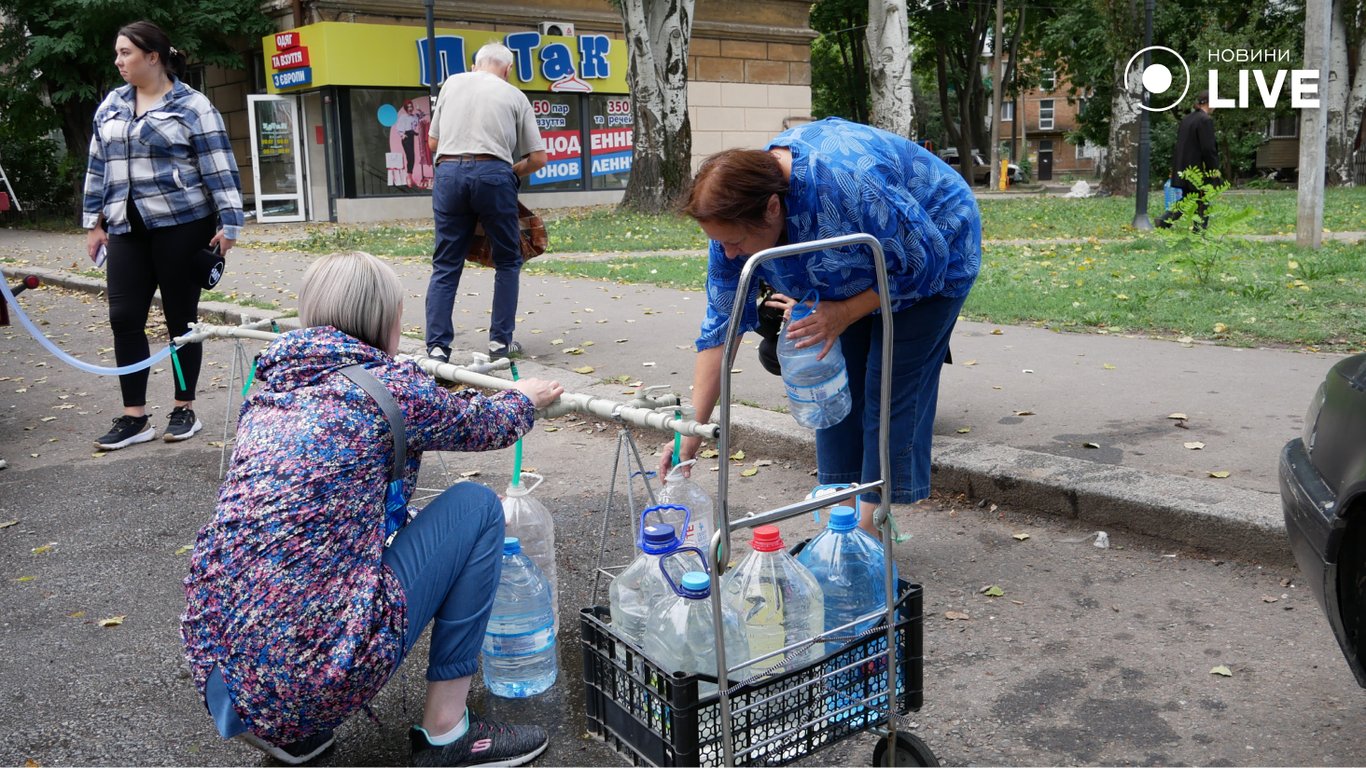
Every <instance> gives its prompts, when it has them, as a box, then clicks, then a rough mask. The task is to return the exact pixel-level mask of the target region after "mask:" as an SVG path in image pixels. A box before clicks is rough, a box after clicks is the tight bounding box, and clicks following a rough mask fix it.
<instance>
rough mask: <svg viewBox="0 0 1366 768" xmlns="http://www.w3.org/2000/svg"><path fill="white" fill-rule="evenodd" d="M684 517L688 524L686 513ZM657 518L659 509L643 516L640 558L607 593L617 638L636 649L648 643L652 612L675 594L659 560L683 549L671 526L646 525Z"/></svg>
mask: <svg viewBox="0 0 1366 768" xmlns="http://www.w3.org/2000/svg"><path fill="white" fill-rule="evenodd" d="M684 513H685V514H684V522H685V524H686V521H687V514H686V513H687V510H684ZM658 515H659V508H658V507H650V508H648V509H646V510H645V511H644V512H641V513H640V538H639V540H638V541H637V542H636V545H637V546H638V547H639V548H640V554H639V555H637V556H636V559H635V560H633V561H631V564H630V565H628V566H627V567H626V570H624V571H622V572H621V574H620V575H619V576H617V577H616V578H615V579H612V585H611V587H609V588H608V591H607V595H608V610H610V611H611V614H612V628H613V630H615V632H616V634H617V636H618V637H620V638H622V639H623V640H626V641H627V642H629V643H631V644H632V645H635V646H636V647H637V648H639V647H640V644H641V642H642V641H643V640H644V639H645V619H646V617H647V616H648V615H649V613H650V608H652V607H654V606H655V605H656V604H657V603H659V602H660V601H661V600H662V599H663V598H664V597H665V596H666V595H668V594H669V593H670V592H672V589H671V588H670V587H669V583H668V582H667V581H665V580H664V574H663V572H662V571H661V570H660V568H659V562H660V557H661V556H663V555H666V554H668V553H670V552H673V551H674V550H676V549H678V548H679V547H681V546H683V541H682V539H681V538H680V537H679V535H678V533H677V529H675V528H674V527H673V526H672V525H669V524H668V523H650V524H647V523H646V520H647V518H648V517H651V516H658ZM682 570H684V569H682V568H680V571H682ZM680 575H681V574H680Z"/></svg>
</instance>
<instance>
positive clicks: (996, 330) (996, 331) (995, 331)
mask: <svg viewBox="0 0 1366 768" xmlns="http://www.w3.org/2000/svg"><path fill="white" fill-rule="evenodd" d="M991 335H992V336H1004V335H1005V331H1003V330H1001V329H1000V328H992V329H991Z"/></svg>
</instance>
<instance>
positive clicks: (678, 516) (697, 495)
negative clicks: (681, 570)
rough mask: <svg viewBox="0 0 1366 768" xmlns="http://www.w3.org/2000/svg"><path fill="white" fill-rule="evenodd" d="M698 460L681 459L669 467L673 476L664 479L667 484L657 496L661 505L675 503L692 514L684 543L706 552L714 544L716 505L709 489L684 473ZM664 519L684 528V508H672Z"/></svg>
mask: <svg viewBox="0 0 1366 768" xmlns="http://www.w3.org/2000/svg"><path fill="white" fill-rule="evenodd" d="M695 463H697V459H692V460H689V461H684V462H680V463H679V464H677V465H675V466H674V467H673V469H670V470H669V475H668V477H666V478H665V479H664V487H663V488H661V489H660V491H659V494H658V496H657V498H658V499H659V503H660V504H661V505H665V504H668V505H672V506H675V507H684V508H686V509H687V511H688V512H690V513H692V517H691V522H690V523H688V526H687V529H686V530H685V531H684V533H683V544H684V546H688V547H697V548H698V549H700V550H702V551H703V552H706V551H707V548H708V547H710V546H711V530H712V529H711V521H712V516H713V515H714V514H715V511H716V505H715V504H713V503H712V500H711V495H710V494H708V493H707V492H706V490H704V489H703V488H702V486H701V485H699V484H698V483H697V482H696V481H695V480H692V479H691V478H688V477H685V476H684V475H683V468H684V467H688V466H691V465H693V464H695ZM663 519H664V522H666V523H668V524H669V525H672V526H673V527H674V529H675V530H680V529H682V527H683V514H682V510H670V511H669V512H667V513H665V514H664V515H663Z"/></svg>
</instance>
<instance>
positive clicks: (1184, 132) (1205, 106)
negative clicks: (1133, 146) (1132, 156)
mask: <svg viewBox="0 0 1366 768" xmlns="http://www.w3.org/2000/svg"><path fill="white" fill-rule="evenodd" d="M1212 111H1213V107H1211V106H1210V103H1209V91H1201V92H1200V93H1198V94H1196V97H1195V108H1194V109H1192V110H1191V111H1190V114H1188V115H1186V116H1185V117H1183V118H1181V125H1180V126H1178V127H1177V129H1176V150H1175V151H1174V152H1173V153H1172V186H1174V187H1178V188H1179V189H1181V191H1182V192H1184V193H1185V194H1186V195H1195V196H1196V209H1195V226H1196V227H1198V228H1199V229H1205V228H1206V227H1208V226H1209V208H1208V203H1207V202H1206V201H1205V196H1204V195H1203V194H1202V193H1201V192H1200V189H1199V188H1198V187H1196V186H1195V184H1193V183H1191V182H1190V181H1189V180H1188V179H1186V178H1185V175H1184V174H1185V172H1186V171H1187V170H1188V169H1190V168H1199V169H1200V171H1201V173H1203V174H1204V175H1205V179H1206V181H1209V182H1211V183H1214V182H1217V180H1218V176H1219V142H1218V141H1217V140H1216V139H1215V137H1214V118H1213V117H1211V116H1210V113H1211V112H1212ZM1179 218H1181V211H1180V210H1178V209H1171V210H1168V211H1167V212H1166V213H1163V214H1162V216H1161V217H1159V218H1158V220H1157V226H1159V227H1162V228H1164V229H1165V228H1169V227H1171V225H1172V223H1173V222H1175V221H1176V220H1177V219H1179Z"/></svg>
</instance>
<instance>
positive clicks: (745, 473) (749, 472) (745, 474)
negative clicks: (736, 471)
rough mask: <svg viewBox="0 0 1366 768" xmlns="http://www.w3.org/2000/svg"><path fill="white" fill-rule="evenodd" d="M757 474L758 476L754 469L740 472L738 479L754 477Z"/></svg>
mask: <svg viewBox="0 0 1366 768" xmlns="http://www.w3.org/2000/svg"><path fill="white" fill-rule="evenodd" d="M757 474H759V470H757V469H755V468H754V467H750V468H749V469H742V470H740V477H754V476H755V475H757Z"/></svg>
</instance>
